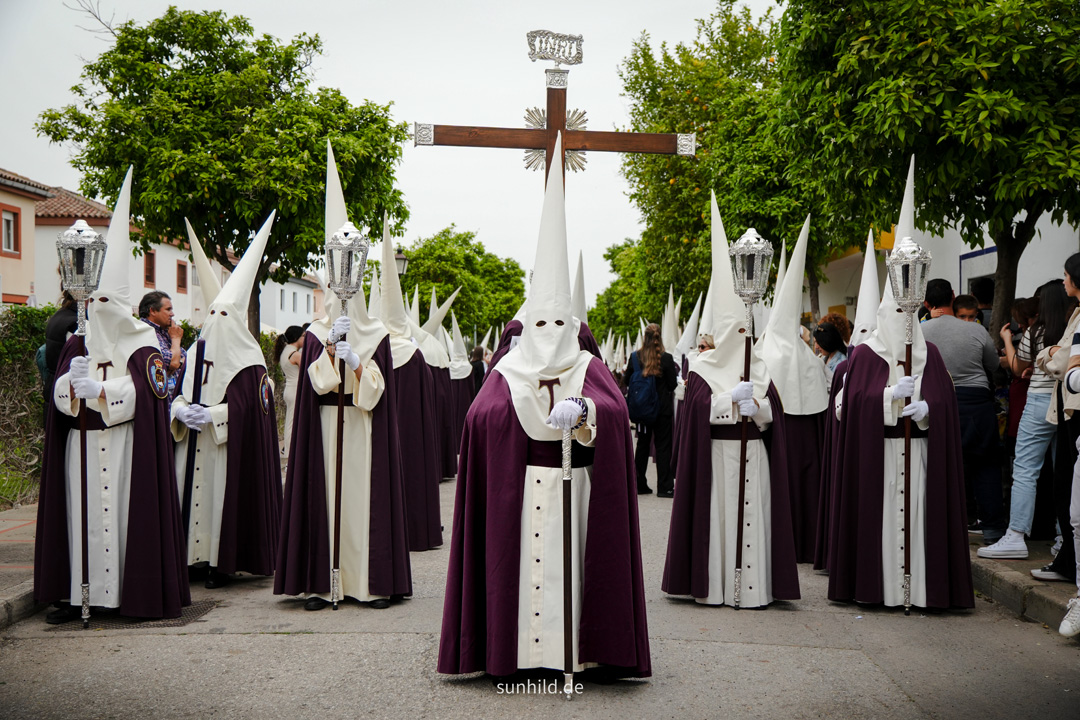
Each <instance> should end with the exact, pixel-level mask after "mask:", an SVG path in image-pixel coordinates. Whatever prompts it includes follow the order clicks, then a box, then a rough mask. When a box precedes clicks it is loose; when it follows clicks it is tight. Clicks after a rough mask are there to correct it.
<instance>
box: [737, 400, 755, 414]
mask: <svg viewBox="0 0 1080 720" xmlns="http://www.w3.org/2000/svg"><path fill="white" fill-rule="evenodd" d="M738 405H739V414H740V415H742V416H743V417H747V418H752V417H754V416H755V415H757V413H758V404H757V403H756V402H754V398H747V399H746V400H740V401H739V402H738Z"/></svg>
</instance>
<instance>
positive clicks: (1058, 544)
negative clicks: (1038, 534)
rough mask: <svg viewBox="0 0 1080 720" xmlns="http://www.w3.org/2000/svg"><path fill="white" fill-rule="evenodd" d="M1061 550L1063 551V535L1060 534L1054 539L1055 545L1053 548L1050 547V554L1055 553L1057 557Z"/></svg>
mask: <svg viewBox="0 0 1080 720" xmlns="http://www.w3.org/2000/svg"><path fill="white" fill-rule="evenodd" d="M1059 552H1061V536H1060V535H1058V536H1057V538H1056V539H1055V540H1054V546H1053V547H1052V548H1050V554H1051V555H1053V556H1054V557H1057V554H1058V553H1059Z"/></svg>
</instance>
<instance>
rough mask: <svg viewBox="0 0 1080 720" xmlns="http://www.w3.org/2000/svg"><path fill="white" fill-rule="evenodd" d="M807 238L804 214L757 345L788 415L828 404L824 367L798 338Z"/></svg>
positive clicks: (813, 411) (816, 410)
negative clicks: (765, 326)
mask: <svg viewBox="0 0 1080 720" xmlns="http://www.w3.org/2000/svg"><path fill="white" fill-rule="evenodd" d="M809 239H810V216H809V215H807V216H806V222H804V223H803V226H802V231H801V232H800V233H799V240H798V242H796V243H795V250H794V251H793V252H792V253H791V264H790V265H789V266H788V268H787V272H786V274H785V275H784V284H783V286H782V287H780V289H779V290H777V291H776V292H774V293H773V308H772V314H771V315H770V316H769V324H768V328H767V330H766V332H765V335H764V336H763V337H762V338H761V341H760V342H759V343H758V345H757V350H758V352H759V353H760V354H761V358H762V359H763V360H764V361H765V366H766V367H767V368H768V369H769V377H770V378H772V381H773V384H774V385H775V386H776V391H777V392H778V393H779V394H780V400H781V401H782V402H783V403H784V412H785V413H786V414H788V415H815V414H817V413H819V412H821V411H822V410H824V409H825V408H826V407H827V406H828V404H829V391H828V389H827V387H826V382H825V364H824V363H823V362H821V359H820V358H819V357H817V356H816V355H814V351H813V350H811V349H810V346H809V345H807V344H806V343H805V342H803V339H802V337H801V336H800V335H799V328H800V322H799V318H800V317H801V316H802V295H803V277H804V275H805V267H806V246H807V244H808V242H809Z"/></svg>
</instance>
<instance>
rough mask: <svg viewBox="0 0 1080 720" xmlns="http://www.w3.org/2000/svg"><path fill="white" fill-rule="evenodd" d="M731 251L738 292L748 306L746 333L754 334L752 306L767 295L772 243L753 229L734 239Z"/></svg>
mask: <svg viewBox="0 0 1080 720" xmlns="http://www.w3.org/2000/svg"><path fill="white" fill-rule="evenodd" d="M728 254H729V255H731V264H732V270H733V271H734V275H735V294H736V295H738V296H739V297H740V298H742V301H743V303H744V304H745V305H746V332H747V333H748V335H747V336H748V337H750V336H752V334H753V322H754V317H753V306H754V303H756V302H757V301H758V300H760V299H761V298H762V296H764V295H765V287H766V285H768V283H769V270H770V269H771V268H772V256H773V246H772V243H770V242H769V241H768V240H766V239H765V238H763V237H761V235H759V234H758V231H757V230H755V229H754V228H750V229H749V230H747V231H746V232H745V233H743V235H742V237H740V238H739V239H738V240H736V241H735V244H734V245H732V246H731V248H730V250H729V251H728Z"/></svg>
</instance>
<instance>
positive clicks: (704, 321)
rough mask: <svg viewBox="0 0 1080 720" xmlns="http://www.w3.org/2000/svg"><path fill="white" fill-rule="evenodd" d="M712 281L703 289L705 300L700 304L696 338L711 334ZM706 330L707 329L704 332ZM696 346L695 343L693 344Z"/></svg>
mask: <svg viewBox="0 0 1080 720" xmlns="http://www.w3.org/2000/svg"><path fill="white" fill-rule="evenodd" d="M712 294H713V293H712V279H711V278H710V279H709V287H707V288H706V289H705V300H704V301H703V302H702V303H701V316H700V318H699V319H698V329H697V336H698V338H700V337H701V336H702V335H711V334H712ZM706 328H708V329H707V330H706ZM695 345H696V343H695Z"/></svg>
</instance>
